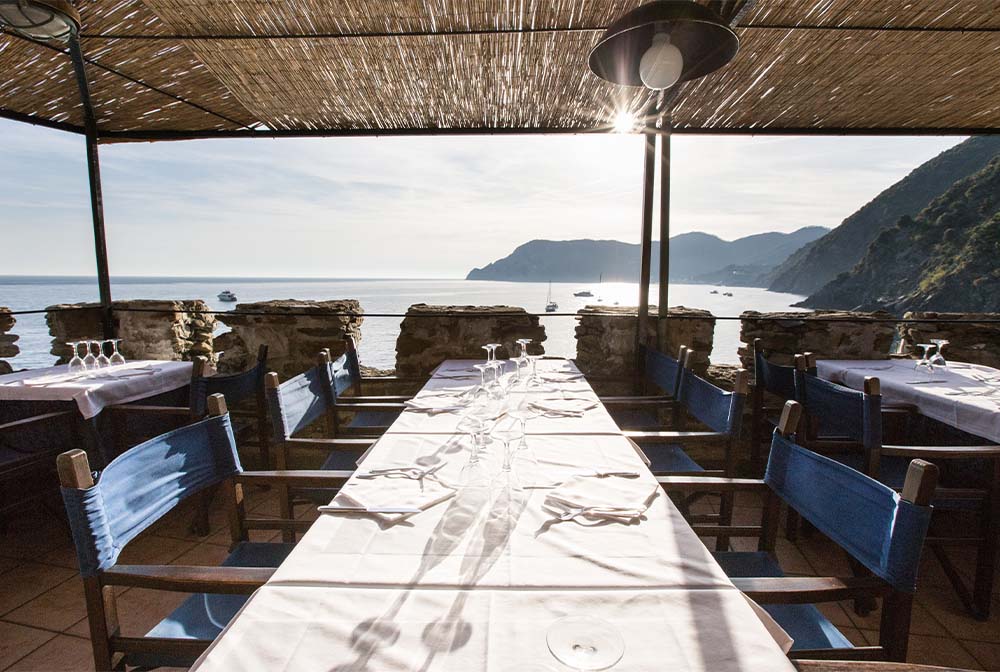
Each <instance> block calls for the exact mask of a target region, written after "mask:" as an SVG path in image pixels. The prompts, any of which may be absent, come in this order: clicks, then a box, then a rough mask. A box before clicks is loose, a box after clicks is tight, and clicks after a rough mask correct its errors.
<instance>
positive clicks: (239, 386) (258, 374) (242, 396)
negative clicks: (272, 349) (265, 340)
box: [191, 345, 267, 418]
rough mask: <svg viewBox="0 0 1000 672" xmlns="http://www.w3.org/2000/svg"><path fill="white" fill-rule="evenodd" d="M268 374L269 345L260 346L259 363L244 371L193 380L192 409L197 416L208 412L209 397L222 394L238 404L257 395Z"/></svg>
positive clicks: (199, 377) (229, 400)
mask: <svg viewBox="0 0 1000 672" xmlns="http://www.w3.org/2000/svg"><path fill="white" fill-rule="evenodd" d="M266 374H267V346H266V345H262V346H260V350H259V351H258V353H257V364H256V365H255V366H254V367H253V368H251V369H249V370H248V371H244V372H242V373H234V374H229V375H223V376H219V375H216V376H208V377H205V376H197V377H195V378H193V379H192V380H191V411H192V413H193V414H194V416H195V417H196V418H200V417H202V416H203V415H205V413H206V412H207V405H208V397H209V396H210V395H213V394H221V395H222V396H224V397H225V398H226V402H227V403H230V404H234V405H235V404H238V403H240V402H242V401H244V400H246V399H250V398H252V397H253V396H255V395H256V394H257V393H258V391H259V390H261V389H262V388H263V386H264V376H265V375H266Z"/></svg>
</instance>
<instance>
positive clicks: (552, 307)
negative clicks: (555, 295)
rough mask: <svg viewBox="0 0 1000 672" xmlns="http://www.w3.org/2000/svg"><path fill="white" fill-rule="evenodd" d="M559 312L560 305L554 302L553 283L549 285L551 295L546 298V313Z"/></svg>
mask: <svg viewBox="0 0 1000 672" xmlns="http://www.w3.org/2000/svg"><path fill="white" fill-rule="evenodd" d="M557 310H559V304H558V303H556V302H555V301H553V300H552V283H551V282H550V283H549V293H548V294H546V296H545V312H546V313H554V312H556V311H557Z"/></svg>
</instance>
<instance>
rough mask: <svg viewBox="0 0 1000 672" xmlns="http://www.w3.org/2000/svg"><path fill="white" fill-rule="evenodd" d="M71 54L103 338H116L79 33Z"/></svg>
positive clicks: (97, 163)
mask: <svg viewBox="0 0 1000 672" xmlns="http://www.w3.org/2000/svg"><path fill="white" fill-rule="evenodd" d="M69 55H70V59H71V60H72V61H73V70H74V72H75V73H76V84H77V88H78V89H79V91H80V102H81V103H82V105H83V123H84V130H85V134H86V145H87V175H88V177H89V179H90V214H91V219H92V220H93V226H94V254H95V256H96V258H97V288H98V292H99V294H100V297H101V323H102V326H103V328H104V338H113V337H114V335H115V334H114V321H113V320H112V316H111V273H110V271H109V268H108V243H107V236H106V235H105V232H104V196H103V194H102V191H101V161H100V158H99V156H98V152H97V119H96V117H95V116H94V106H93V104H92V103H91V100H90V85H89V83H88V82H87V70H86V67H85V65H84V62H83V51H82V50H81V49H80V40H79V38H78V37H77V36H76V34H71V35H70V37H69Z"/></svg>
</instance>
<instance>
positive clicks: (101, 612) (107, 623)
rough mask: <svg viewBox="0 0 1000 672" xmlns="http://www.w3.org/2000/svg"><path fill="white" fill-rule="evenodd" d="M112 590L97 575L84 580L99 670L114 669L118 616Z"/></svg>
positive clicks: (103, 671)
mask: <svg viewBox="0 0 1000 672" xmlns="http://www.w3.org/2000/svg"><path fill="white" fill-rule="evenodd" d="M110 591H111V589H110V588H105V587H103V586H101V582H100V580H99V579H98V578H97V577H95V576H92V577H89V578H86V579H84V580H83V594H84V598H85V599H86V601H87V622H88V624H89V625H90V645H91V648H92V649H93V651H94V667H95V668H96V669H97V670H98V672H110V671H111V670H113V669H114V667H113V665H112V662H113V660H114V651H113V650H112V648H111V637H112V635H114V634H116V633H117V631H118V616H117V613H116V610H115V607H114V594H113V593H110ZM109 607H110V608H109Z"/></svg>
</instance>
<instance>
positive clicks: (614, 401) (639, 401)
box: [598, 397, 677, 408]
mask: <svg viewBox="0 0 1000 672" xmlns="http://www.w3.org/2000/svg"><path fill="white" fill-rule="evenodd" d="M598 401H600V402H601V403H602V404H604V405H605V406H615V407H620V408H642V407H647V406H653V407H670V406H676V405H677V400H676V399H670V398H669V397H599V398H598Z"/></svg>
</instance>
